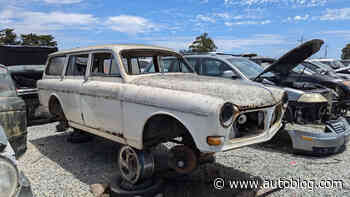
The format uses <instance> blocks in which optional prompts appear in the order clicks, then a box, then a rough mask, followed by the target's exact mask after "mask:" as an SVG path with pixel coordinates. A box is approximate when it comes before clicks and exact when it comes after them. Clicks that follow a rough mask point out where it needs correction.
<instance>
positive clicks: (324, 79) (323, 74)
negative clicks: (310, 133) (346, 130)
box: [250, 57, 350, 117]
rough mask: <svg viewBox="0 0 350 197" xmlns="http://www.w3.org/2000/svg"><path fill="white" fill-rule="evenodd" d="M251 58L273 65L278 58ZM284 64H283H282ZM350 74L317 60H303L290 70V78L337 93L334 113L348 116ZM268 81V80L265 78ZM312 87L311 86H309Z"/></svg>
mask: <svg viewBox="0 0 350 197" xmlns="http://www.w3.org/2000/svg"><path fill="white" fill-rule="evenodd" d="M250 60H252V61H254V62H256V63H258V64H260V65H262V64H264V66H267V65H272V64H273V63H276V62H277V60H276V59H273V58H261V57H252V58H250ZM282 66H283V65H282ZM349 77H350V75H349V74H342V73H337V72H335V71H334V70H333V69H332V68H330V66H328V65H325V64H323V63H319V62H317V61H309V60H306V61H303V62H301V63H300V64H299V65H296V66H295V67H294V68H293V69H292V70H290V75H289V79H290V80H292V79H295V80H298V82H300V83H302V84H303V83H304V84H307V85H308V86H314V88H317V87H320V88H329V89H331V90H333V92H334V93H335V94H333V95H334V97H333V103H332V113H334V114H339V115H341V116H344V117H346V116H348V115H347V111H349V109H350V80H349ZM265 81H266V80H265ZM309 88H310V87H309Z"/></svg>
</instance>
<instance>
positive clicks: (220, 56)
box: [183, 53, 246, 59]
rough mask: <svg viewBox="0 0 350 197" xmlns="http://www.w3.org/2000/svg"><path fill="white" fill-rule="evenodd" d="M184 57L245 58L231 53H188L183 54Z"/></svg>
mask: <svg viewBox="0 0 350 197" xmlns="http://www.w3.org/2000/svg"><path fill="white" fill-rule="evenodd" d="M183 56H184V57H186V58H190V57H195V58H200V57H216V58H218V59H228V58H230V59H231V58H234V59H246V58H244V57H241V56H235V55H232V54H221V53H220V54H215V53H207V54H189V55H186V54H185V55H183Z"/></svg>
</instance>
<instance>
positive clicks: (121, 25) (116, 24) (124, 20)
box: [105, 15, 158, 34]
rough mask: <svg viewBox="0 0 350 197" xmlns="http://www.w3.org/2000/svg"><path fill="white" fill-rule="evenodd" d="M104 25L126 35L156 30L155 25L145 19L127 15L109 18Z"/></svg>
mask: <svg viewBox="0 0 350 197" xmlns="http://www.w3.org/2000/svg"><path fill="white" fill-rule="evenodd" d="M105 25H106V26H107V27H109V28H110V29H112V30H114V31H119V32H123V33H127V34H137V33H144V32H150V31H155V30H157V29H158V27H157V26H156V25H155V24H153V23H152V22H150V21H149V20H147V19H145V18H142V17H139V16H129V15H120V16H113V17H109V18H108V20H107V22H106V23H105Z"/></svg>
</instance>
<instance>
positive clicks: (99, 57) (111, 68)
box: [91, 53, 120, 76]
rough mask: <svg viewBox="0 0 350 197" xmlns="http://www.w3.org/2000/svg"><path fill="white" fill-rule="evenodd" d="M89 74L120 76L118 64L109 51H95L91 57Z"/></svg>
mask: <svg viewBox="0 0 350 197" xmlns="http://www.w3.org/2000/svg"><path fill="white" fill-rule="evenodd" d="M91 75H93V76H120V71H119V65H118V64H117V63H116V60H115V59H114V58H113V55H112V54H111V53H95V54H93V58H92V66H91Z"/></svg>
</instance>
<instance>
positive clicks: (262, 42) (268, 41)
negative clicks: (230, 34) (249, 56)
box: [214, 34, 287, 51]
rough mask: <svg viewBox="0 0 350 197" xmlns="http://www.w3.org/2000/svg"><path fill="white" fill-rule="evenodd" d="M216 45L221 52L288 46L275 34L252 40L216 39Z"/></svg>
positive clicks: (255, 36)
mask: <svg viewBox="0 0 350 197" xmlns="http://www.w3.org/2000/svg"><path fill="white" fill-rule="evenodd" d="M214 42H215V44H216V45H217V46H218V49H219V50H224V51H231V50H233V49H237V48H240V49H244V48H250V47H255V46H271V45H281V44H286V43H287V41H286V40H285V38H283V37H282V36H280V35H274V34H257V35H254V36H252V37H250V38H237V39H229V38H214Z"/></svg>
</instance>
